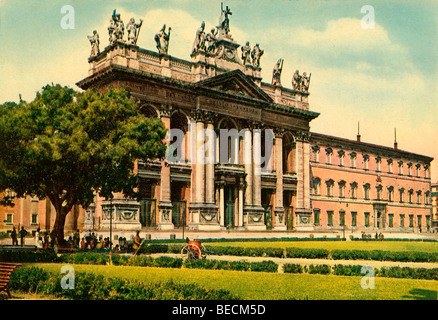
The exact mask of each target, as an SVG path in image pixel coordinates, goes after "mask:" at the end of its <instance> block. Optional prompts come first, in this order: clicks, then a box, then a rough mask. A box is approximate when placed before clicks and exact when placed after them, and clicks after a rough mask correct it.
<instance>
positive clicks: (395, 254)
mask: <svg viewBox="0 0 438 320" xmlns="http://www.w3.org/2000/svg"><path fill="white" fill-rule="evenodd" d="M330 256H331V258H332V259H334V260H377V261H399V262H438V253H436V252H417V251H384V250H339V249H337V250H332V251H331V253H330Z"/></svg>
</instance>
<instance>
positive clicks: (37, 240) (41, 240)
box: [11, 226, 142, 252]
mask: <svg viewBox="0 0 438 320" xmlns="http://www.w3.org/2000/svg"><path fill="white" fill-rule="evenodd" d="M28 234H29V232H28V231H27V230H26V229H25V228H24V227H21V228H20V230H19V231H17V229H16V228H15V226H14V227H13V229H12V231H11V238H12V245H13V246H18V245H19V244H18V237H19V238H20V240H21V241H20V246H24V245H25V238H26V236H27V235H28ZM141 241H142V239H141V238H140V236H139V232H137V234H136V236H135V237H134V241H133V248H134V249H135V250H136V249H138V248H139V247H140V245H141ZM31 245H35V246H36V247H37V248H44V249H47V248H53V247H55V245H56V246H58V240H57V238H56V236H55V234H54V231H53V230H52V231H51V232H50V231H45V232H42V231H41V230H40V228H38V229H37V230H36V231H35V235H34V243H31ZM61 246H62V247H67V248H71V249H82V250H87V249H88V250H110V249H112V251H114V252H127V251H128V241H127V240H126V237H119V239H118V244H116V245H115V246H114V245H113V243H112V242H111V239H110V237H103V236H102V235H100V236H98V235H97V234H96V233H94V232H92V231H91V230H89V232H88V233H86V234H85V236H83V237H82V238H81V236H80V231H79V230H76V231H75V233H74V234H73V235H71V236H69V237H68V238H67V239H65V241H64V243H63V244H61Z"/></svg>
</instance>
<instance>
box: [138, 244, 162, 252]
mask: <svg viewBox="0 0 438 320" xmlns="http://www.w3.org/2000/svg"><path fill="white" fill-rule="evenodd" d="M168 251H169V246H168V245H167V244H149V245H147V246H145V247H142V248H141V249H140V250H139V252H141V253H146V254H151V253H167V252H168Z"/></svg>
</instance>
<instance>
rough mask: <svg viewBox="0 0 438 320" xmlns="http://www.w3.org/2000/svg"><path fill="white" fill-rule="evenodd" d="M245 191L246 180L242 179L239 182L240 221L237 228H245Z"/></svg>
mask: <svg viewBox="0 0 438 320" xmlns="http://www.w3.org/2000/svg"><path fill="white" fill-rule="evenodd" d="M244 190H245V180H244V178H243V177H240V180H239V221H238V224H237V226H238V227H243V202H244V196H243V192H244Z"/></svg>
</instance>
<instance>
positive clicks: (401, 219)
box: [400, 214, 405, 228]
mask: <svg viewBox="0 0 438 320" xmlns="http://www.w3.org/2000/svg"><path fill="white" fill-rule="evenodd" d="M400 227H401V228H404V227H405V215H404V214H400Z"/></svg>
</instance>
